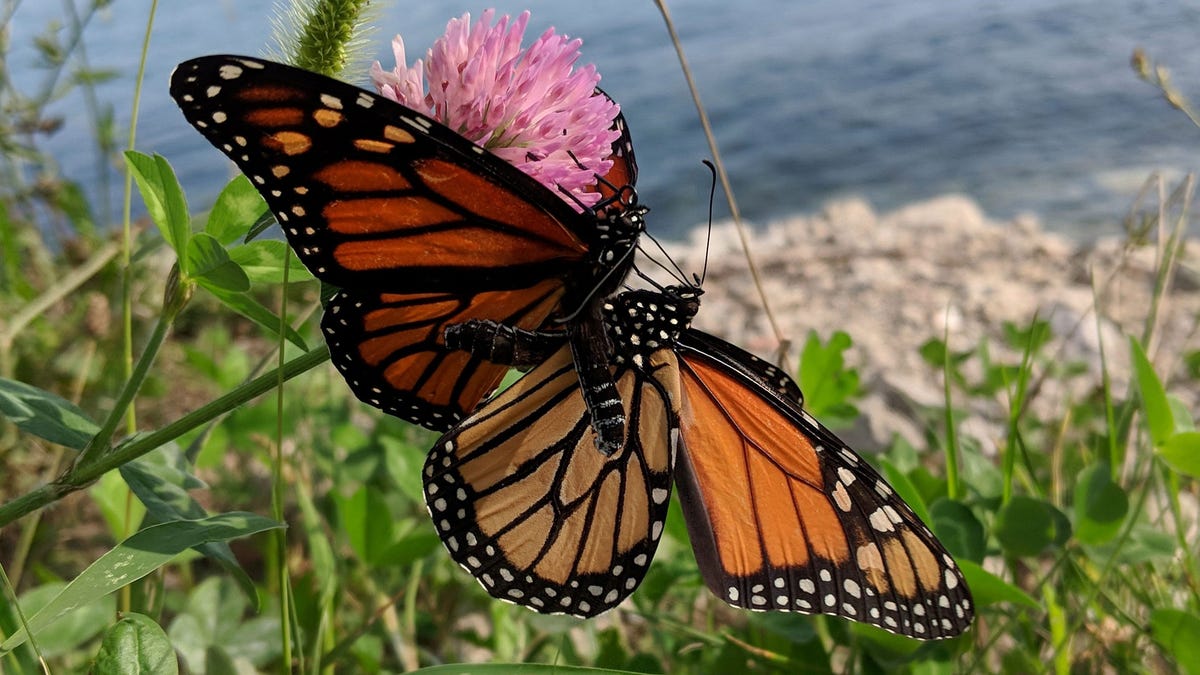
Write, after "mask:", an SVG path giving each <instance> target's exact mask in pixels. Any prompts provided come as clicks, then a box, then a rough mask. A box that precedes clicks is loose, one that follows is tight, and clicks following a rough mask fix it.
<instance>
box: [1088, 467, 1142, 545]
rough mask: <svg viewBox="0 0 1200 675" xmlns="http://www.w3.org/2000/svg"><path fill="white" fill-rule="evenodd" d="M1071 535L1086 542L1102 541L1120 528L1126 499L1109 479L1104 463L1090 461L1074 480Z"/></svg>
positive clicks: (1110, 478) (1099, 542)
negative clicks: (1073, 527) (1073, 513)
mask: <svg viewBox="0 0 1200 675" xmlns="http://www.w3.org/2000/svg"><path fill="white" fill-rule="evenodd" d="M1074 507H1075V537H1076V538H1077V539H1079V541H1081V542H1083V543H1085V544H1089V545H1096V544H1103V543H1104V542H1106V541H1109V540H1110V539H1112V538H1113V537H1115V536H1117V533H1118V532H1120V530H1121V524H1122V523H1123V522H1125V514H1126V513H1127V512H1128V511H1129V498H1128V497H1127V496H1126V495H1125V491H1124V490H1122V489H1121V486H1119V485H1117V484H1116V483H1114V482H1113V480H1112V471H1111V470H1110V469H1109V467H1108V465H1107V464H1104V463H1099V464H1093V465H1091V466H1089V467H1088V468H1086V469H1084V470H1083V472H1082V473H1080V474H1079V477H1078V481H1077V482H1076V483H1075V499H1074Z"/></svg>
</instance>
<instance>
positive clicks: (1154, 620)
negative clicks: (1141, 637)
mask: <svg viewBox="0 0 1200 675" xmlns="http://www.w3.org/2000/svg"><path fill="white" fill-rule="evenodd" d="M1150 634H1151V635H1152V636H1154V641H1155V642H1157V643H1158V644H1160V645H1162V648H1163V649H1164V650H1165V651H1166V652H1167V653H1168V654H1170V655H1171V656H1172V657H1174V659H1175V662H1176V663H1178V664H1179V666H1180V668H1182V669H1183V671H1184V672H1186V673H1191V674H1192V675H1200V617H1197V616H1196V615H1195V614H1191V613H1189V612H1184V611H1182V610H1178V609H1170V608H1165V609H1156V610H1154V611H1153V612H1151V613H1150Z"/></svg>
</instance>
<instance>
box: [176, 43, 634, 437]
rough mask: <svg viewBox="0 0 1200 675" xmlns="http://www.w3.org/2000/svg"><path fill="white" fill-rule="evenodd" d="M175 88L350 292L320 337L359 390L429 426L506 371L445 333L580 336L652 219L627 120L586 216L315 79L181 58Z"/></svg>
mask: <svg viewBox="0 0 1200 675" xmlns="http://www.w3.org/2000/svg"><path fill="white" fill-rule="evenodd" d="M598 94H599V95H603V92H599V91H598ZM171 96H172V97H173V98H174V99H175V100H176V102H177V103H178V104H179V106H180V108H181V109H182V110H183V112H184V116H185V117H186V118H187V120H188V121H189V122H190V123H191V124H192V125H193V126H194V127H196V129H197V130H199V131H200V132H201V133H202V134H203V135H204V136H205V138H207V139H208V141H209V142H210V143H212V144H213V145H214V146H215V147H217V148H218V149H220V150H221V151H222V152H223V153H225V155H226V156H228V157H229V158H230V159H232V160H233V161H234V163H236V164H237V165H238V167H239V168H240V169H241V170H242V172H243V173H245V174H246V175H247V176H248V177H249V178H250V180H251V181H252V183H253V184H254V186H255V187H256V188H257V189H258V191H259V192H260V193H261V194H262V196H263V197H264V199H265V200H266V202H267V205H268V207H269V208H270V210H271V212H272V213H273V214H274V216H275V218H276V219H277V220H278V221H279V223H280V226H281V227H282V229H283V231H284V234H285V235H286V236H287V239H288V242H289V243H290V244H291V247H292V249H293V250H295V251H296V253H297V255H298V256H299V257H300V259H301V261H302V262H303V263H304V264H305V265H306V266H307V267H308V268H309V270H311V271H312V273H313V274H314V275H315V276H316V277H317V278H319V279H320V280H322V281H323V282H325V283H328V284H331V285H333V286H336V287H338V288H339V289H341V290H340V292H339V293H338V294H337V295H335V296H334V297H333V298H332V299H331V300H330V302H329V303H328V305H327V307H326V314H325V317H324V319H323V321H322V331H323V333H324V334H325V336H326V341H327V342H328V344H329V347H330V351H331V354H332V357H333V362H334V363H335V365H336V366H337V367H338V369H339V370H340V371H341V372H342V375H343V376H344V377H345V379H346V381H347V382H348V383H349V385H350V387H351V389H352V390H353V391H354V393H355V395H356V396H358V398H360V399H361V400H363V401H365V402H367V403H370V404H371V405H374V406H376V407H378V408H380V409H382V410H384V411H386V412H388V413H391V414H394V415H396V416H399V417H401V418H403V419H406V420H409V421H412V422H415V423H417V424H421V425H423V426H427V427H429V428H433V429H439V430H444V429H446V428H448V427H449V426H450V425H451V424H452V423H453V422H454V421H455V420H457V419H459V418H461V417H462V416H463V415H464V414H466V413H467V412H468V411H470V410H471V409H473V408H474V407H475V406H476V404H477V403H478V402H479V401H480V400H481V399H483V398H484V397H485V396H486V395H487V394H489V393H490V392H491V391H492V390H494V389H495V387H496V385H497V384H498V383H499V381H500V379H501V378H502V377H503V375H504V373H505V372H506V370H507V369H506V368H505V367H503V366H498V365H495V364H491V363H488V362H487V361H486V360H485V359H483V358H481V357H479V356H476V355H473V354H470V353H466V352H455V351H452V350H449V349H447V348H446V347H445V345H444V344H443V342H442V334H443V331H444V329H445V327H446V326H449V325H453V324H455V323H461V322H463V321H466V320H470V319H481V320H490V321H496V322H499V323H503V324H506V325H512V326H516V327H520V328H522V329H526V330H533V329H548V330H563V331H565V332H568V333H569V332H570V324H571V320H570V317H571V316H574V315H578V314H579V313H580V312H581V311H584V310H586V308H587V305H588V304H590V303H592V302H594V301H595V299H596V298H602V297H603V296H605V295H607V294H609V293H611V292H612V291H613V290H614V289H616V288H617V287H618V286H619V284H620V283H621V281H622V280H623V279H624V278H625V275H626V274H627V273H628V271H629V267H630V265H631V264H632V255H631V252H632V250H633V247H634V246H635V244H636V242H637V238H638V236H639V235H640V234H641V232H642V230H643V229H644V228H645V221H644V214H645V212H646V209H645V207H643V206H640V205H638V204H637V202H636V192H634V189H633V185H634V183H635V181H636V178H637V164H636V161H635V160H634V157H633V151H632V144H631V142H630V140H629V135H628V129H627V128H626V126H625V124H624V120H623V118H621V117H620V115H619V114H618V116H617V118H616V120H615V121H614V128H615V129H617V130H618V131H619V132H620V133H619V137H618V139H617V141H616V142H614V144H613V147H612V157H611V159H612V160H613V164H612V169H611V170H610V171H608V173H607V174H606V175H605V176H604V177H599V178H598V180H597V185H596V187H595V191H597V192H599V193H600V194H601V198H600V200H599V202H598V203H597V204H595V205H594V206H593V207H591V208H589V209H584V210H583V212H582V213H581V212H578V211H577V210H576V208H574V207H573V206H572V204H575V205H576V206H579V204H577V203H576V202H572V203H568V202H569V201H571V200H570V199H564V196H563V195H562V194H559V193H557V192H555V191H552V190H551V189H549V188H547V187H545V186H543V185H541V184H540V183H538V182H537V181H536V180H535V179H533V178H531V177H530V176H528V175H526V174H525V173H523V172H522V171H520V170H519V169H517V168H515V167H513V166H512V165H510V164H508V163H507V162H506V161H504V160H503V159H501V158H499V157H497V156H495V155H493V154H491V153H490V152H488V151H486V150H484V149H483V148H481V147H479V146H477V145H475V144H474V143H472V142H471V141H469V140H467V139H465V138H463V137H462V136H460V135H458V134H457V133H455V132H454V131H452V130H451V129H448V128H446V127H445V126H443V125H442V124H441V123H439V122H438V121H437V120H434V119H432V118H430V117H428V116H426V115H423V114H421V113H420V112H417V111H414V110H410V109H408V108H406V107H404V106H402V105H399V104H397V103H395V102H393V101H391V100H388V99H386V98H384V97H383V96H380V95H378V94H375V93H373V92H368V91H364V90H362V89H359V88H357V87H354V86H352V85H349V84H346V83H343V82H339V81H337V80H334V79H331V78H328V77H324V76H322V75H318V74H316V73H311V72H308V71H304V70H301V69H298V68H293V67H290V66H286V65H283V64H279V63H273V62H270V61H265V60H262V59H256V58H252V57H245V56H232V55H218V56H205V57H200V58H197V59H192V60H190V61H186V62H184V63H181V64H180V65H179V66H178V67H177V68H176V70H175V72H174V73H173V74H172V77H171Z"/></svg>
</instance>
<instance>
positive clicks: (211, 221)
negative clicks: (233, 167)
mask: <svg viewBox="0 0 1200 675" xmlns="http://www.w3.org/2000/svg"><path fill="white" fill-rule="evenodd" d="M266 210H267V203H266V202H264V201H263V198H262V195H260V194H259V193H258V190H255V189H254V185H253V184H252V183H251V182H250V179H249V178H247V177H246V176H245V175H244V174H238V177H237V178H234V179H233V180H231V181H229V184H228V185H226V186H225V188H224V189H223V190H221V194H220V195H218V196H217V201H216V203H214V204H213V208H212V212H210V213H209V214H208V221H207V222H206V223H205V224H204V231H205V232H207V233H208V234H211V235H212V236H214V237H216V239H217V241H219V242H221V243H222V244H223V245H225V246H229V245H230V244H232V243H234V242H235V241H237V240H238V239H241V238H242V237H244V236H245V235H246V233H247V232H249V231H250V227H251V226H253V225H254V223H255V222H256V221H257V220H258V219H259V217H261V216H262V214H263V213H265V212H266Z"/></svg>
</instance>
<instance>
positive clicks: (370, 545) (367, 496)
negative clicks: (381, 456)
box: [335, 485, 395, 565]
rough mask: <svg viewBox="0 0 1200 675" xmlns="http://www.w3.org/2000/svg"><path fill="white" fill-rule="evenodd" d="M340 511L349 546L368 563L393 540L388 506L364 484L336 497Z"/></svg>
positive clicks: (375, 559) (375, 492) (380, 554)
mask: <svg viewBox="0 0 1200 675" xmlns="http://www.w3.org/2000/svg"><path fill="white" fill-rule="evenodd" d="M335 501H336V502H337V505H338V513H339V514H340V515H341V524H342V531H343V532H345V533H346V536H347V537H348V538H349V539H350V547H351V548H353V549H354V552H355V553H357V554H358V557H359V558H360V559H362V560H363V562H366V563H368V564H371V565H374V564H376V563H377V562H379V561H380V559H381V558H382V555H383V553H384V551H385V550H386V549H387V548H388V547H389V546H391V545H392V542H394V541H395V539H394V538H393V534H392V533H393V520H392V514H391V510H390V509H389V508H388V505H387V502H385V501H384V499H383V495H381V494H380V493H379V491H378V490H375V489H373V488H372V487H371V486H369V485H364V486H362V487H360V488H359V489H358V491H357V492H355V493H354V494H353V495H351V496H350V497H348V498H342V497H335Z"/></svg>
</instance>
